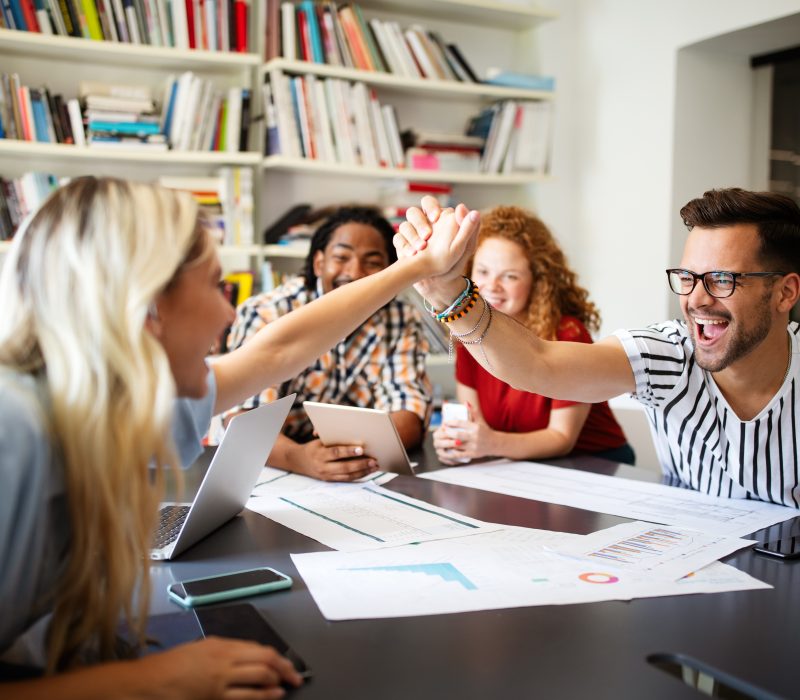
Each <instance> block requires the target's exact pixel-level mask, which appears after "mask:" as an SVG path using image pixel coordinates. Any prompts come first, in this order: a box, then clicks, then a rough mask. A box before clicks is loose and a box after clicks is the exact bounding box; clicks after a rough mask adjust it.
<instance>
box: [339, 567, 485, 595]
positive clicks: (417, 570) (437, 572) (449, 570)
mask: <svg viewBox="0 0 800 700" xmlns="http://www.w3.org/2000/svg"><path fill="white" fill-rule="evenodd" d="M344 570H345V571H396V572H408V573H412V574H424V575H426V576H438V577H439V578H440V579H442V581H445V582H448V583H449V582H454V583H459V584H461V585H462V586H463V587H464V588H466V589H467V590H468V591H474V590H477V588H478V587H477V586H476V585H475V584H474V583H472V581H470V580H469V579H468V578H467V577H466V576H464V574H462V573H461V572H460V571H459V570H458V569H457V568H456V567H455V566H453V564H451V563H449V562H442V563H434V564H398V565H395V566H357V567H351V568H348V569H344Z"/></svg>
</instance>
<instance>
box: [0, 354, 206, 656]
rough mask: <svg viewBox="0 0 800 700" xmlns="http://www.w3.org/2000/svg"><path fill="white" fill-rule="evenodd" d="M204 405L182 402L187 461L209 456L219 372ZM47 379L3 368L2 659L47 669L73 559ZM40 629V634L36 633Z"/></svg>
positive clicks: (178, 430)
mask: <svg viewBox="0 0 800 700" xmlns="http://www.w3.org/2000/svg"><path fill="white" fill-rule="evenodd" d="M208 387H209V391H208V393H207V394H206V396H205V397H203V398H202V399H198V400H189V399H178V400H177V401H176V402H175V404H176V406H175V421H174V425H173V436H174V439H175V446H176V449H177V451H178V455H179V457H180V460H181V463H182V465H183V466H184V467H186V466H189V465H190V464H191V463H192V462H193V461H194V460H195V459H196V458H197V457H198V456H199V454H200V453H201V452H202V445H201V442H200V441H201V438H202V436H203V435H204V434H205V432H206V430H207V428H208V425H209V422H210V420H211V414H212V410H213V406H214V400H215V398H216V384H215V381H214V373H213V372H211V371H209V373H208ZM48 412H49V401H48V399H47V397H46V390H45V384H44V380H43V378H41V377H33V376H31V375H27V374H20V373H17V372H13V371H11V370H8V369H3V368H0V572H2V575H0V601H2V614H0V660H2V661H5V662H8V663H24V664H28V665H34V666H41V665H43V664H44V655H43V647H42V645H41V642H42V641H43V637H44V635H43V632H44V630H45V628H46V622H44V623H43V624H38V625H35V623H37V622H38V621H41V620H42V618H45V617H46V616H48V615H49V613H50V612H51V610H52V604H53V592H54V589H55V587H56V582H57V581H58V578H59V576H60V574H61V572H62V570H63V567H64V565H65V562H66V554H67V549H68V544H69V510H68V503H67V494H66V490H65V481H64V466H63V463H62V461H61V457H60V455H59V454H58V450H57V447H56V446H55V445H53V443H52V442H51V440H50V436H49V435H48V423H49V421H48V420H47V419H46V414H47V413H48ZM32 628H35V629H32Z"/></svg>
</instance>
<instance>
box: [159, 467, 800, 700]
mask: <svg viewBox="0 0 800 700" xmlns="http://www.w3.org/2000/svg"><path fill="white" fill-rule="evenodd" d="M423 459H426V458H425V456H423ZM427 463H429V464H430V463H433V462H431V461H430V460H429V459H428V460H427ZM553 463H554V464H560V465H563V466H567V467H572V468H577V469H584V470H588V471H593V472H596V473H604V474H617V475H620V476H625V477H629V478H636V479H643V480H650V481H652V480H657V479H658V477H657V476H656V475H653V474H651V473H648V472H645V471H643V470H637V469H634V468H631V467H627V466H625V465H617V464H613V463H610V462H606V461H604V460H599V459H592V458H587V459H583V460H557V461H555V462H553ZM388 488H392V489H394V490H396V491H398V492H400V493H404V494H407V495H409V496H413V497H415V498H419V499H422V500H425V501H428V502H430V503H435V504H437V505H440V506H443V507H446V508H450V509H452V510H454V511H457V512H459V513H463V514H465V515H469V516H471V517H474V518H480V519H482V520H487V521H491V522H498V523H507V524H513V525H523V526H526V527H534V528H541V529H548V530H556V531H562V532H574V533H580V534H586V533H589V532H593V531H595V530H599V529H601V528H605V527H608V526H610V525H614V524H617V523H619V522H623V521H624V519H623V518H618V517H614V516H610V515H603V514H598V513H593V512H589V511H584V510H579V509H574V508H568V507H565V506H558V505H551V504H547V503H539V502H536V501H530V500H526V499H520V498H513V497H510V496H503V495H498V494H492V493H486V492H481V491H476V490H473V489H468V488H464V487H460V486H453V485H450V484H442V483H437V482H432V481H428V480H425V479H415V478H412V477H397V478H396V479H395V480H394V481H392V482H390V484H389V486H388ZM790 530H798V531H800V523H798V519H795V520H792V521H788V522H787V523H784V524H782V525H780V526H774V527H773V528H770V532H766V531H761V532H759V533H757V535H756V539H759V540H762V541H764V540H767V539H773V538H774V537H776V536H779V535H780V534H781V533H782V532H788V531H790ZM326 549H327V548H326V547H324V546H323V545H321V544H319V543H317V542H315V541H313V540H310V539H308V538H307V537H305V536H303V535H300V534H298V533H296V532H294V531H292V530H288V529H286V528H284V527H283V526H281V525H278V524H276V523H274V522H272V521H271V520H268V519H267V518H264V517H262V516H260V515H257V514H255V513H252V512H249V511H245V512H244V513H243V514H242V515H241V516H240V517H237V518H235V519H234V520H232V521H231V522H230V523H228V524H227V525H225V526H224V527H223V528H221V529H220V530H218V531H216V532H215V533H213V534H212V535H210V536H209V537H208V538H206V539H205V540H203V541H202V542H200V543H199V544H197V545H196V546H194V547H192V548H191V549H190V550H189V551H187V552H186V553H185V554H184V555H182V556H181V557H179V558H178V559H177V560H176V561H174V562H171V563H163V564H154V565H153V568H152V574H153V582H154V588H155V590H154V596H153V598H154V600H153V605H152V612H153V613H154V614H158V613H167V612H176V611H177V610H178V607H177V606H176V605H174V604H173V603H170V602H169V601H168V599H167V596H166V587H167V584H168V583H170V582H171V581H173V580H180V579H186V578H192V577H196V576H207V575H212V574H216V573H223V572H226V571H232V570H236V569H244V568H248V567H252V566H264V565H269V566H274V567H275V568H277V569H279V570H281V571H284V572H286V573H288V574H289V575H291V576H292V577H293V578H294V579H295V584H294V586H293V588H292V589H291V590H290V591H287V592H281V593H277V594H271V595H266V596H260V597H256V598H253V599H251V601H250V602H252V603H253V604H254V605H256V607H258V608H259V609H260V610H261V611H262V613H263V614H264V615H265V617H267V618H268V619H269V620H270V621H271V622H272V623H273V625H274V626H275V627H276V629H277V630H278V631H279V632H281V633H282V634H283V635H284V636H285V637H286V638H287V639H288V640H289V641H290V643H291V644H292V645H293V646H294V647H295V649H296V650H297V651H298V652H299V653H300V654H301V655H302V656H303V657H304V658H305V660H306V662H307V663H308V664H309V665H310V666H311V667H312V669H313V671H314V678H313V680H311V681H310V682H309V683H308V684H307V685H306V686H304V687H303V688H302V689H300V690H299V691H296V692H293V693H292V697H294V698H297V699H298V700H301V699H305V698H335V699H338V698H343V699H347V700H357V699H359V698H364V699H365V700H375V699H381V700H383V699H393V698H398V699H400V698H404V699H406V698H414V699H415V700H422V699H428V698H437V699H438V698H443V699H448V700H449V699H450V698H459V699H461V698H464V699H466V698H492V699H493V698H534V697H538V698H570V699H571V698H576V699H577V698H592V699H593V700H597V699H599V698H614V699H619V698H647V699H648V700H656V699H660V698H669V699H670V700H672V699H674V698H679V699H680V698H700V697H703V696H702V695H701V694H700V693H699V692H698V691H696V690H693V689H691V688H689V687H688V686H687V685H684V684H683V683H682V682H680V681H679V680H678V679H676V678H674V677H672V676H670V675H668V674H666V673H664V672H663V671H661V670H659V669H657V668H655V667H653V666H652V665H651V664H649V663H648V662H647V660H646V659H647V657H648V656H649V655H651V654H659V653H662V654H664V653H665V654H676V655H685V656H688V657H691V658H693V659H695V660H696V661H698V662H700V663H701V664H705V665H707V666H708V667H710V668H712V669H716V670H718V671H721V672H723V673H724V674H730V675H732V676H735V677H736V678H738V679H741V680H742V681H743V682H745V683H747V684H751V685H752V686H756V687H757V688H760V689H762V691H763V693H762V694H761V695H759V696H758V697H763V698H775V697H784V698H791V697H795V698H797V697H800V677H798V674H797V663H798V656H797V654H798V643H799V642H800V562H781V561H777V560H772V559H768V558H766V557H764V556H761V555H757V554H754V553H753V552H752V551H751V550H746V551H744V552H743V553H739V554H736V555H734V556H732V557H730V558H728V559H727V560H726V561H727V562H728V563H730V564H733V565H734V566H736V567H738V568H740V569H742V570H744V571H747V572H749V573H750V574H752V575H753V576H755V577H757V578H759V579H761V580H763V581H766V582H768V583H770V584H772V585H773V586H775V588H774V590H762V591H743V592H737V593H720V594H712V595H688V596H675V597H668V598H653V599H640V600H634V601H631V602H628V603H624V602H607V603H591V604H584V605H562V606H542V607H530V608H515V609H509V610H489V611H484V612H473V613H461V614H456V615H437V616H427V617H414V618H398V619H384V620H362V621H352V622H328V621H326V620H325V619H324V618H323V617H322V615H321V614H320V612H319V610H318V608H317V606H316V605H315V603H314V601H313V599H312V598H311V595H310V594H309V592H308V590H307V588H306V586H305V584H304V582H303V580H302V579H301V578H300V576H299V575H298V574H297V570H296V569H295V568H294V566H293V565H292V562H291V559H290V558H289V554H290V553H292V552H294V553H298V552H309V551H324V550H326ZM737 697H744V696H737Z"/></svg>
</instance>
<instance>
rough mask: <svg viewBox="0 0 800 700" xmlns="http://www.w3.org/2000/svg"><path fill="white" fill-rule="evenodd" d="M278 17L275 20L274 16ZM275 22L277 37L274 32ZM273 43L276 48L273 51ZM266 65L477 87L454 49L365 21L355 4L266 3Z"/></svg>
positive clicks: (418, 29) (437, 39)
mask: <svg viewBox="0 0 800 700" xmlns="http://www.w3.org/2000/svg"><path fill="white" fill-rule="evenodd" d="M279 13H280V14H279ZM278 22H280V27H281V31H280V34H278V32H277V31H276V30H275V27H276V25H277V24H278ZM278 43H280V45H279V46H278ZM266 47H267V49H266V57H267V60H269V59H271V58H275V57H277V56H283V58H287V59H290V60H296V59H300V60H303V61H310V62H313V63H327V64H330V65H334V66H345V67H348V68H357V69H359V70H366V71H381V72H385V73H394V74H395V75H400V76H404V77H408V78H428V79H433V80H456V81H463V82H479V80H478V77H477V76H476V75H475V72H474V71H473V70H472V67H471V66H470V64H469V63H468V62H467V60H466V59H465V58H464V56H463V54H462V53H461V51H460V50H459V49H458V47H457V46H456V45H455V44H452V43H447V42H446V41H445V40H444V39H443V38H442V37H441V36H440V35H439V34H438V33H437V32H432V31H429V30H428V29H426V28H425V27H422V26H420V25H418V24H415V25H412V26H410V27H408V28H406V29H403V28H401V27H400V25H399V24H398V23H397V22H392V21H382V20H379V19H370V20H368V21H367V20H366V19H365V18H364V14H363V13H362V11H361V8H360V7H359V6H358V5H356V4H355V3H347V4H345V5H343V6H341V7H338V8H337V6H336V4H335V3H334V2H331V1H328V0H326V1H322V2H313V1H312V0H303V1H302V2H300V3H299V4H297V5H295V4H293V3H291V2H283V3H281V5H280V10H279V11H278V8H277V0H267V43H266Z"/></svg>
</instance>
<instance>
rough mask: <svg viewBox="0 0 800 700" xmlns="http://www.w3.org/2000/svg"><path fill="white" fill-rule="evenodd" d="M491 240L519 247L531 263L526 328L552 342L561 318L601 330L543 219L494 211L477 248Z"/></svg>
mask: <svg viewBox="0 0 800 700" xmlns="http://www.w3.org/2000/svg"><path fill="white" fill-rule="evenodd" d="M489 238H504V239H505V240H508V241H512V242H513V243H516V244H517V245H518V246H519V247H520V248H522V250H523V252H524V253H525V257H526V259H527V260H528V266H529V268H530V271H531V274H532V275H533V281H532V286H531V296H530V301H529V304H528V313H527V317H526V319H525V321H524V324H525V326H527V327H528V328H530V329H531V330H532V331H534V332H535V333H536V334H537V335H538V336H540V337H542V338H547V339H550V340H553V339H555V338H556V333H557V331H558V327H559V324H560V323H561V317H562V316H574V317H575V318H577V319H578V320H579V321H581V323H583V325H584V326H586V328H588V329H589V330H590V331H596V330H598V329H599V327H600V312H599V311H598V310H597V307H596V306H595V305H594V304H593V303H592V302H591V301H590V300H589V292H588V291H586V289H584V288H583V287H581V286H580V285H579V284H578V277H577V275H576V274H575V273H574V272H573V271H572V270H571V269H570V267H569V265H568V264H567V259H566V256H565V255H564V252H563V251H562V250H561V248H560V247H559V245H558V243H556V240H555V238H554V237H553V234H552V233H551V232H550V229H548V228H547V226H546V225H545V223H544V222H543V221H542V220H541V219H540V218H538V217H537V216H534V215H533V214H531V213H530V212H528V211H525V210H524V209H521V208H520V207H513V206H500V207H495V208H494V209H490V210H489V211H487V212H484V213H482V214H481V228H480V231H479V233H478V247H480V245H481V243H483V241H485V240H487V239H489ZM472 263H473V260H470V262H469V265H468V267H467V269H468V270H471V269H472Z"/></svg>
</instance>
